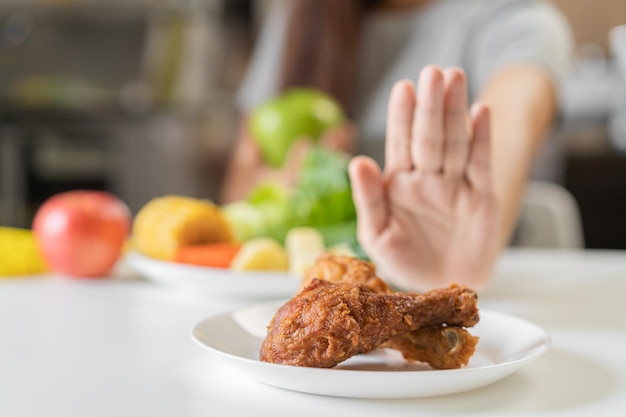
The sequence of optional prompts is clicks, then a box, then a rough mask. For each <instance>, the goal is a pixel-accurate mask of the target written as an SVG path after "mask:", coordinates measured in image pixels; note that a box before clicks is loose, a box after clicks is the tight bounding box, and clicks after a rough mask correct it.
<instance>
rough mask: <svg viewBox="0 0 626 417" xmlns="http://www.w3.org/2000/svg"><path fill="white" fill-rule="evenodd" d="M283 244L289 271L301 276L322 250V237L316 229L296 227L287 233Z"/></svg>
mask: <svg viewBox="0 0 626 417" xmlns="http://www.w3.org/2000/svg"><path fill="white" fill-rule="evenodd" d="M285 246H286V248H287V253H288V254H289V271H290V272H291V273H292V274H294V275H298V276H301V275H302V274H303V273H304V272H305V271H306V270H307V269H308V268H310V267H311V266H312V265H313V264H314V263H315V260H316V259H317V257H318V256H320V254H321V253H322V252H323V251H324V238H323V237H322V234H321V233H320V232H319V231H317V230H316V229H313V228H310V227H298V228H294V229H291V230H290V231H289V232H288V233H287V236H286V237H285Z"/></svg>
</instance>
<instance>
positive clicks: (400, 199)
mask: <svg viewBox="0 0 626 417" xmlns="http://www.w3.org/2000/svg"><path fill="white" fill-rule="evenodd" d="M467 102H468V98H467V82H466V79H465V74H464V73H463V71H462V70H460V69H457V68H449V69H446V70H441V69H439V68H438V67H434V66H428V67H426V68H424V69H423V70H422V72H421V74H420V77H419V81H418V86H417V91H415V88H414V87H413V84H412V83H411V82H410V81H408V80H403V81H399V82H398V83H396V85H395V86H394V88H393V90H392V92H391V97H390V100H389V107H388V119H387V139H386V140H387V142H386V156H385V157H386V161H385V172H384V173H381V171H380V169H379V168H378V166H377V165H376V163H375V162H374V161H372V160H371V159H369V158H366V157H356V158H354V159H353V161H352V162H351V165H350V177H351V181H352V186H353V197H354V201H355V205H356V208H357V214H358V235H359V241H360V243H361V245H362V246H363V248H364V249H365V251H366V252H367V253H368V255H369V256H370V257H371V258H372V260H373V261H374V262H375V263H376V264H377V265H378V266H379V267H380V268H381V270H382V271H383V273H384V274H385V277H386V278H387V279H389V280H390V281H391V282H392V283H394V284H396V285H398V286H400V287H402V288H405V289H410V290H427V289H431V288H435V287H441V286H445V285H448V284H450V283H453V282H456V283H463V284H467V285H471V286H474V287H477V288H478V287H481V286H483V285H484V284H485V283H486V282H487V281H488V280H489V278H490V276H491V272H492V269H493V266H494V263H495V261H496V259H497V256H498V253H499V252H500V249H501V248H500V245H501V240H500V233H499V227H500V221H499V210H498V206H497V203H496V199H495V196H494V194H493V185H492V173H491V160H490V158H491V156H490V155H491V152H490V141H491V138H490V114H489V109H488V108H487V107H485V106H484V105H482V104H475V105H474V106H473V107H472V110H471V112H470V111H469V110H468V104H467Z"/></svg>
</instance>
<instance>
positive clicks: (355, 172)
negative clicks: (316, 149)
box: [348, 156, 388, 242]
mask: <svg viewBox="0 0 626 417" xmlns="http://www.w3.org/2000/svg"><path fill="white" fill-rule="evenodd" d="M348 170H349V173H350V182H351V184H352V199H353V200H354V205H355V207H356V212H357V219H358V234H359V239H361V241H362V242H365V241H367V242H371V241H373V240H374V239H375V238H376V237H377V236H378V235H379V234H380V233H381V232H382V231H383V229H384V228H385V226H386V225H387V216H388V208H387V196H386V195H385V190H384V186H383V181H382V178H381V175H380V169H379V168H378V165H377V164H376V162H374V161H373V160H371V159H370V158H367V157H365V156H357V157H355V158H353V159H352V161H350V166H349V169H348Z"/></svg>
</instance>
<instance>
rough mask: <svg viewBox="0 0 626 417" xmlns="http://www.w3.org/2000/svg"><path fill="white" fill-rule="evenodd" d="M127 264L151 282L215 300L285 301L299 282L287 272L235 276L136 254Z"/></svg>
mask: <svg viewBox="0 0 626 417" xmlns="http://www.w3.org/2000/svg"><path fill="white" fill-rule="evenodd" d="M126 262H127V263H128V264H129V265H130V266H131V267H132V268H134V269H135V270H136V271H137V272H138V273H139V274H140V275H142V276H143V277H144V278H146V279H147V280H149V281H152V282H154V283H157V284H161V285H164V286H167V287H171V288H176V289H181V290H187V291H191V292H193V293H195V294H202V295H207V296H212V297H216V296H217V297H239V298H251V299H253V298H265V299H267V298H285V297H291V296H293V294H295V292H296V290H297V289H298V285H300V280H299V278H298V277H295V276H293V275H291V274H288V273H286V272H236V271H231V270H229V269H221V268H208V267H203V266H194V265H187V264H179V263H175V262H166V261H160V260H156V259H152V258H148V257H146V256H143V255H140V254H138V253H136V252H131V253H129V254H128V255H127V256H126Z"/></svg>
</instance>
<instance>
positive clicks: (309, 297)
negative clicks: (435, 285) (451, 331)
mask: <svg viewBox="0 0 626 417" xmlns="http://www.w3.org/2000/svg"><path fill="white" fill-rule="evenodd" d="M476 298H477V297H476V293H475V292H474V291H473V290H470V289H468V288H466V287H462V286H456V285H453V286H450V287H449V288H446V289H439V290H433V291H429V292H427V293H425V294H409V293H406V294H403V293H396V294H379V293H375V292H373V291H372V290H371V289H369V288H368V287H366V286H364V285H352V284H347V283H337V284H334V283H330V282H327V281H321V280H317V279H314V280H313V281H312V282H311V284H310V285H309V286H308V287H306V288H305V289H303V290H302V291H301V292H300V293H298V294H297V295H296V296H295V297H294V298H292V299H291V300H289V301H288V302H287V303H286V304H284V305H283V306H282V307H281V308H279V309H278V311H277V312H276V314H275V315H274V317H273V319H272V321H271V323H270V325H269V327H268V334H267V337H266V338H265V340H264V341H263V344H262V346H261V352H260V359H261V360H262V361H265V362H273V363H280V364H287V365H297V366H309V367H318V368H330V367H333V366H335V365H337V364H338V363H340V362H343V361H344V360H346V359H348V358H350V357H351V356H354V355H357V354H360V353H367V352H370V351H372V350H374V349H375V348H377V347H378V346H379V345H380V344H381V343H382V342H384V341H386V340H387V339H389V338H390V337H391V336H394V335H397V334H399V333H404V332H407V331H412V330H416V329H418V328H420V327H422V326H428V325H435V324H440V323H445V324H447V325H451V326H468V327H469V326H473V325H474V324H476V323H477V322H478V309H477V307H476Z"/></svg>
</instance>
